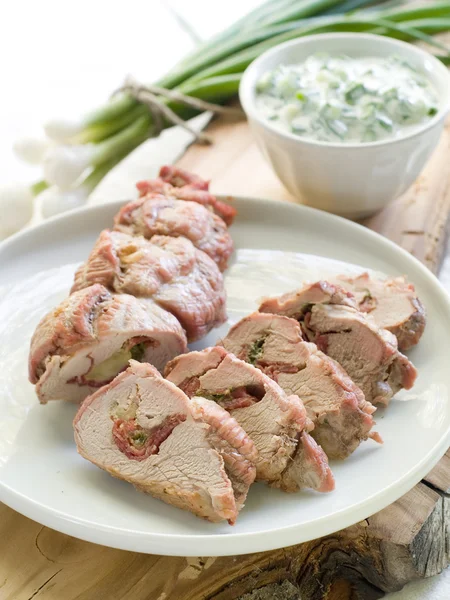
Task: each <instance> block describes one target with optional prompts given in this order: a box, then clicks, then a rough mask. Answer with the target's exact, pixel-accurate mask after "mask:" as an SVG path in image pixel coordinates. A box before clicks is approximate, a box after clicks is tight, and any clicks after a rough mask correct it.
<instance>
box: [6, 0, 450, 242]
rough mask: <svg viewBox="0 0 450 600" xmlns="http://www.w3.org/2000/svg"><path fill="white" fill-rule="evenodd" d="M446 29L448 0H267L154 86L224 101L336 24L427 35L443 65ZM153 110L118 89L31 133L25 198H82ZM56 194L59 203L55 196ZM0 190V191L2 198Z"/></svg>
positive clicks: (449, 54)
mask: <svg viewBox="0 0 450 600" xmlns="http://www.w3.org/2000/svg"><path fill="white" fill-rule="evenodd" d="M448 30H450V0H449V1H436V2H429V3H427V4H425V5H423V6H412V7H411V6H409V5H405V4H400V5H398V4H397V3H395V4H394V5H393V3H392V2H391V1H389V0H388V1H386V0H303V1H302V2H299V0H267V1H266V2H264V3H263V4H261V5H260V6H259V7H257V8H256V9H255V10H253V11H252V12H250V13H249V14H248V15H246V16H244V17H243V18H241V19H239V20H238V21H237V22H235V23H234V24H233V25H232V26H231V27H229V28H228V29H226V30H225V31H223V32H221V33H219V34H218V35H216V36H214V37H213V38H212V39H210V40H208V41H207V42H204V43H201V44H200V45H199V46H198V47H197V48H196V49H195V50H194V51H193V52H191V53H190V54H189V55H188V56H187V57H186V58H185V59H183V60H182V61H181V62H179V63H178V64H177V65H175V67H173V68H172V69H171V70H170V71H169V72H168V73H167V74H166V75H165V76H164V77H162V78H161V79H160V80H159V81H157V82H155V85H157V86H159V87H163V88H165V89H167V90H173V91H174V92H177V93H180V94H184V95H185V96H191V97H193V98H198V99H201V100H204V101H207V102H209V103H215V104H226V103H228V102H229V101H230V100H232V99H233V98H234V97H235V96H236V94H237V92H238V88H239V82H240V79H241V76H242V74H243V72H244V70H245V69H246V68H247V67H248V65H249V64H250V63H251V62H252V61H253V60H254V59H255V58H257V57H258V56H260V55H261V54H262V53H263V52H265V51H266V50H268V49H269V48H272V47H274V46H276V45H277V44H280V43H282V42H285V41H288V40H292V39H296V38H300V37H304V36H307V35H312V34H316V33H324V32H334V31H342V32H365V33H374V34H378V35H383V36H389V37H393V38H397V39H400V40H404V41H407V42H425V43H427V44H428V45H429V46H430V47H432V48H435V49H436V55H437V57H438V58H439V59H440V60H441V61H442V62H444V64H449V63H450V51H449V48H447V46H445V45H444V44H442V43H441V42H440V41H439V40H438V39H436V38H435V37H434V36H435V34H437V33H440V32H443V31H448ZM158 102H159V103H161V104H164V105H165V106H167V108H169V109H170V110H171V111H173V112H174V113H175V114H176V115H177V116H178V117H180V118H182V119H184V120H186V119H189V118H191V117H192V116H194V115H196V114H198V113H199V112H200V111H199V109H198V108H194V107H192V106H187V105H186V104H184V103H183V102H180V101H178V100H177V99H174V98H169V97H166V96H158ZM153 114H154V112H152V111H151V110H149V108H148V106H146V105H144V104H142V103H140V102H139V101H138V100H137V99H136V98H135V97H134V96H132V95H130V94H128V93H126V92H123V91H122V92H119V93H117V94H115V95H114V96H113V97H112V98H111V99H110V100H109V101H108V102H107V103H106V104H105V105H104V106H101V107H100V108H98V109H96V110H94V111H92V112H90V113H88V114H86V115H84V116H82V117H80V118H79V119H76V120H67V119H59V120H58V119H55V120H52V121H50V122H48V123H47V124H46V125H45V127H44V129H45V132H46V135H47V139H46V140H45V141H39V142H38V141H31V140H30V141H28V142H27V143H25V142H22V143H19V144H17V145H16V147H15V148H16V151H17V153H18V154H19V156H21V158H23V159H24V160H26V161H28V162H34V163H36V162H40V163H41V164H42V168H43V179H42V181H41V182H38V184H36V185H34V186H32V188H29V189H28V192H27V193H28V201H29V198H30V197H33V196H35V195H36V194H37V193H39V192H40V193H41V194H45V195H46V199H47V204H48V207H51V208H50V209H49V210H47V211H46V210H44V211H43V213H45V215H47V214H54V212H59V211H60V209H61V207H63V206H64V205H67V206H68V207H73V205H76V204H77V203H81V202H82V200H83V199H85V197H86V195H87V194H89V193H90V192H91V191H92V190H93V189H94V188H95V186H96V185H98V183H99V182H100V181H101V180H102V178H103V177H104V176H105V175H106V174H107V173H108V172H109V170H110V169H112V168H113V167H114V166H115V165H116V164H117V163H118V162H120V160H122V159H123V158H124V157H125V156H127V155H128V154H129V153H130V152H132V151H133V150H134V149H135V148H137V147H138V146H139V145H140V144H142V143H143V142H144V141H145V140H146V139H147V138H148V137H151V136H155V135H158V134H159V131H160V130H161V127H160V126H158V127H157V123H155V120H154V117H153ZM159 125H160V124H159ZM171 125H173V122H172V121H171V120H170V119H169V118H167V116H164V117H163V118H162V128H166V127H170V126H171ZM44 188H46V189H45V190H44V191H42V190H43V189H44ZM79 190H81V191H79ZM58 194H59V196H60V198H61V200H60V201H59V204H58V202H57V201H56V200H55V198H56V196H57V195H58ZM1 197H2V194H1V193H0V203H1ZM50 197H52V200H51V201H49V200H48V198H50ZM75 197H76V201H75V200H74V198H75ZM68 198H69V199H70V200H67V199H68ZM19 204H20V203H19ZM0 235H1V231H0Z"/></svg>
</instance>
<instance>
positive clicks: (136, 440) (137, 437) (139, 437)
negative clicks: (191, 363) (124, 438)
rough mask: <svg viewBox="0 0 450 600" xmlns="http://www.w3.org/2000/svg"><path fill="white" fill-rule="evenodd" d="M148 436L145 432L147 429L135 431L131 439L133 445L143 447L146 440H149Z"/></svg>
mask: <svg viewBox="0 0 450 600" xmlns="http://www.w3.org/2000/svg"><path fill="white" fill-rule="evenodd" d="M147 439H148V436H147V434H146V433H145V431H134V432H133V433H132V434H131V436H130V440H131V442H132V443H133V446H136V447H138V448H139V447H142V446H143V445H144V444H145V442H146V441H147Z"/></svg>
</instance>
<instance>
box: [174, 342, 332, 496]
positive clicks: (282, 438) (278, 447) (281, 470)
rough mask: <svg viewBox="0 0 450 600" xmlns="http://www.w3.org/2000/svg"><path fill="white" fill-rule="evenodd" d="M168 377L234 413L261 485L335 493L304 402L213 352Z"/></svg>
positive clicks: (183, 361)
mask: <svg viewBox="0 0 450 600" xmlns="http://www.w3.org/2000/svg"><path fill="white" fill-rule="evenodd" d="M165 375H166V377H167V379H169V381H172V382H173V383H175V384H176V385H178V386H179V387H180V388H181V389H182V390H183V391H184V392H185V393H186V394H187V395H188V396H190V397H195V396H197V395H199V396H202V397H204V398H208V399H210V400H214V401H215V402H217V403H218V404H220V406H222V407H223V408H225V409H226V410H228V411H229V412H230V414H231V415H232V416H233V417H234V418H235V419H236V421H237V422H238V423H239V424H240V425H241V426H242V428H243V429H244V430H245V431H246V432H247V434H248V435H249V437H250V438H251V439H252V440H253V442H254V444H255V447H256V449H257V451H258V458H257V462H256V476H257V478H258V479H260V480H263V481H266V482H268V483H269V484H270V485H272V486H274V487H280V488H282V489H284V490H286V491H296V490H298V489H301V488H302V487H311V488H313V489H316V490H318V491H321V492H328V491H330V490H332V489H333V488H334V479H333V475H332V473H331V470H330V468H329V466H328V459H327V457H326V455H325V453H324V452H323V450H322V448H320V446H318V445H317V444H316V442H315V441H314V440H313V439H312V438H311V436H310V435H309V434H308V431H309V430H310V428H311V426H312V424H311V421H310V420H309V419H308V417H307V415H306V410H305V407H304V406H303V404H302V402H301V401H300V400H299V398H298V397H297V396H287V395H286V394H285V393H284V391H283V390H282V389H281V388H280V387H279V386H278V385H277V384H276V383H275V382H274V381H272V380H271V379H270V378H269V377H267V376H266V375H264V373H262V372H261V371H259V370H258V369H256V368H255V367H253V366H252V365H249V364H247V363H245V362H243V361H242V360H239V359H238V358H236V357H235V356H234V355H233V354H230V353H228V352H227V351H226V350H224V349H223V348H220V347H215V348H207V349H206V350H202V351H201V352H189V353H188V354H184V355H182V356H180V357H178V358H177V359H174V360H173V361H171V362H170V363H168V365H167V367H166V371H165Z"/></svg>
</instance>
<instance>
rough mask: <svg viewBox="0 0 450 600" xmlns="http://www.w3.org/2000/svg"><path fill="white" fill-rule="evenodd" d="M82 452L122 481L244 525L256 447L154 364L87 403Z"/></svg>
mask: <svg viewBox="0 0 450 600" xmlns="http://www.w3.org/2000/svg"><path fill="white" fill-rule="evenodd" d="M74 430H75V442H76V444H77V448H78V452H79V453H80V454H81V455H82V456H83V457H84V458H86V459H87V460H89V461H91V462H92V463H94V464H95V465H97V466H99V467H100V468H102V469H104V470H105V471H108V472H109V473H111V475H113V476H114V477H118V478H119V479H124V480H125V481H128V482H129V483H132V484H133V485H134V486H135V487H136V488H137V489H139V490H141V491H143V492H146V493H148V494H151V495H152V496H154V497H155V498H159V499H161V500H163V501H164V502H167V503H168V504H173V505H174V506H177V507H178V508H182V509H184V510H189V511H191V512H193V513H194V514H195V515H197V516H199V517H203V518H205V519H208V520H210V521H213V522H218V521H221V520H223V519H227V520H228V521H229V522H230V524H233V523H234V522H235V521H236V518H237V516H238V513H239V510H240V509H241V508H242V506H243V504H244V501H245V498H246V496H247V492H248V489H249V486H250V485H251V484H252V483H253V481H254V479H255V473H256V469H255V466H254V461H255V459H256V455H257V453H256V450H255V447H254V445H253V442H252V441H251V440H250V439H249V437H248V436H247V435H246V433H245V432H244V431H243V429H242V428H241V427H240V426H239V425H238V424H237V423H236V421H235V419H233V418H232V417H230V415H229V414H228V413H227V412H226V411H225V410H223V409H222V408H221V407H220V406H218V405H217V404H215V403H214V402H211V401H209V400H206V399H204V398H200V397H199V398H195V399H192V400H190V399H189V398H188V397H187V396H186V395H185V394H184V393H183V392H182V391H181V390H180V389H179V388H177V387H176V386H175V385H173V384H172V383H170V382H169V381H166V380H165V379H163V378H162V377H161V375H160V374H159V373H158V372H157V371H156V369H154V368H153V367H151V366H150V365H148V364H140V363H137V362H135V361H130V366H129V368H128V369H127V370H126V371H125V372H124V373H121V374H120V375H118V376H117V377H116V378H115V379H114V381H113V382H112V383H110V384H108V385H107V386H105V387H103V388H101V389H100V390H98V391H97V392H96V393H95V394H93V395H92V396H90V397H89V398H87V399H86V400H85V402H84V403H83V404H82V405H81V407H80V409H79V411H78V413H77V415H76V417H75V420H74Z"/></svg>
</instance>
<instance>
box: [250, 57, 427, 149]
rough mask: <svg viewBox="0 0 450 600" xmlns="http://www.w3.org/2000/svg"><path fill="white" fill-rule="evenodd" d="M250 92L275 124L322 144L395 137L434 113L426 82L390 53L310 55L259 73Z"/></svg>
mask: <svg viewBox="0 0 450 600" xmlns="http://www.w3.org/2000/svg"><path fill="white" fill-rule="evenodd" d="M256 92H257V94H256V105H257V108H258V110H259V111H260V112H261V113H262V114H263V115H264V116H265V118H266V119H268V120H270V121H271V122H272V123H273V124H274V125H275V126H276V127H278V128H280V129H282V130H284V131H288V132H290V133H294V134H296V135H299V136H302V137H305V138H309V139H314V140H319V141H326V142H342V143H345V142H348V143H350V142H351V143H355V142H376V141H379V140H383V139H387V138H396V137H400V136H402V135H406V134H407V133H409V132H410V131H411V130H412V129H414V128H415V127H417V126H418V125H421V124H423V123H425V122H426V121H427V120H428V119H430V118H432V117H433V116H434V115H435V114H436V113H437V112H438V98H437V93H436V90H435V89H434V87H433V86H432V84H431V82H430V81H428V79H427V78H426V76H425V75H424V74H423V73H420V72H419V71H418V70H417V69H415V68H414V67H413V66H412V65H410V64H409V63H408V62H407V61H405V60H404V59H402V58H399V57H396V56H390V57H387V58H377V57H365V58H350V57H348V56H336V57H331V56H329V55H327V54H315V55H312V56H309V57H308V58H307V59H306V60H305V62H303V63H301V64H298V65H280V66H279V67H277V68H276V69H274V70H273V71H269V72H267V73H265V74H264V75H263V76H262V77H261V78H260V80H259V81H258V84H257V86H256Z"/></svg>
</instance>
